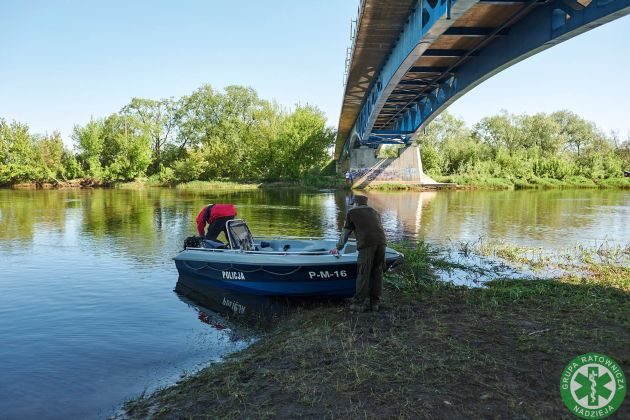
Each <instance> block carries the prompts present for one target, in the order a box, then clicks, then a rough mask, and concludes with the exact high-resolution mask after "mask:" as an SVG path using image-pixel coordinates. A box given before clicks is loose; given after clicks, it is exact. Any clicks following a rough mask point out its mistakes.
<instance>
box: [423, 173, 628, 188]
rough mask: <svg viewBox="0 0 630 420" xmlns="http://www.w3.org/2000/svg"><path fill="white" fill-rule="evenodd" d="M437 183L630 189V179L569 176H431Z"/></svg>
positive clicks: (474, 186) (476, 185)
mask: <svg viewBox="0 0 630 420" xmlns="http://www.w3.org/2000/svg"><path fill="white" fill-rule="evenodd" d="M433 178H434V179H435V180H436V181H438V182H451V183H456V184H457V185H458V186H459V187H463V188H466V187H468V188H479V189H493V190H511V189H536V188H540V189H553V188H622V189H627V188H630V178H607V179H595V180H593V179H588V178H585V177H583V176H571V177H567V178H565V179H562V180H560V179H554V178H544V177H543V178H541V177H532V178H527V179H521V178H500V177H488V176H483V175H447V176H433Z"/></svg>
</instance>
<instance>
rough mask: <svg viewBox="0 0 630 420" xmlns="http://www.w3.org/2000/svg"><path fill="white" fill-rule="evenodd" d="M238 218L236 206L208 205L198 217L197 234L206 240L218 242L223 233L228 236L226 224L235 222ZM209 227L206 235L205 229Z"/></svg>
mask: <svg viewBox="0 0 630 420" xmlns="http://www.w3.org/2000/svg"><path fill="white" fill-rule="evenodd" d="M235 216H236V207H235V206H234V204H208V205H207V206H206V207H204V208H202V209H201V211H200V212H199V214H198V215H197V232H199V235H200V236H205V237H206V239H210V240H211V241H216V240H217V237H218V236H219V234H220V233H221V232H223V233H224V234H225V238H226V239H228V236H227V228H226V226H225V222H227V221H228V220H233V219H234V217H235ZM206 223H207V224H208V225H209V226H208V232H207V233H206V234H205V235H204V229H205V227H206ZM228 242H229V239H228Z"/></svg>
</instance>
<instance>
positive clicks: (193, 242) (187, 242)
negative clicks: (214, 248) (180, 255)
mask: <svg viewBox="0 0 630 420" xmlns="http://www.w3.org/2000/svg"><path fill="white" fill-rule="evenodd" d="M202 241H203V238H201V236H189V237H188V238H186V239H184V249H187V248H202V247H203V242H202Z"/></svg>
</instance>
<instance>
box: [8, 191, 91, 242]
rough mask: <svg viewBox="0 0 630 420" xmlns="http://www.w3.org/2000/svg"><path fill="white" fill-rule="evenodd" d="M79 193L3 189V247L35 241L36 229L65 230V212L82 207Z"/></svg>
mask: <svg viewBox="0 0 630 420" xmlns="http://www.w3.org/2000/svg"><path fill="white" fill-rule="evenodd" d="M79 194H80V192H77V191H33V190H26V191H21V190H0V239H1V240H3V242H4V244H3V246H8V247H10V246H12V245H16V246H18V245H19V246H23V245H24V243H25V242H30V241H32V240H33V237H34V235H35V232H36V229H39V230H41V231H47V230H56V231H63V230H64V228H65V222H66V209H68V208H76V207H80V202H79V201H77V200H78V197H79ZM16 241H17V242H16Z"/></svg>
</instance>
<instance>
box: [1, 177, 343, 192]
mask: <svg viewBox="0 0 630 420" xmlns="http://www.w3.org/2000/svg"><path fill="white" fill-rule="evenodd" d="M152 187H164V188H176V189H181V190H192V191H200V190H255V189H260V188H334V189H342V188H348V187H347V185H346V184H345V183H344V180H343V178H342V177H341V176H325V175H318V176H311V177H306V178H304V179H299V180H294V181H260V182H256V181H238V182H235V181H226V180H217V181H190V182H182V183H177V184H173V183H165V182H159V181H154V180H152V179H150V178H139V179H136V180H135V181H131V182H103V181H101V180H98V179H91V178H78V179H72V180H63V181H57V182H22V183H18V184H13V185H7V186H5V188H13V189H21V190H28V189H45V190H47V189H78V188H121V189H142V188H152Z"/></svg>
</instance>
